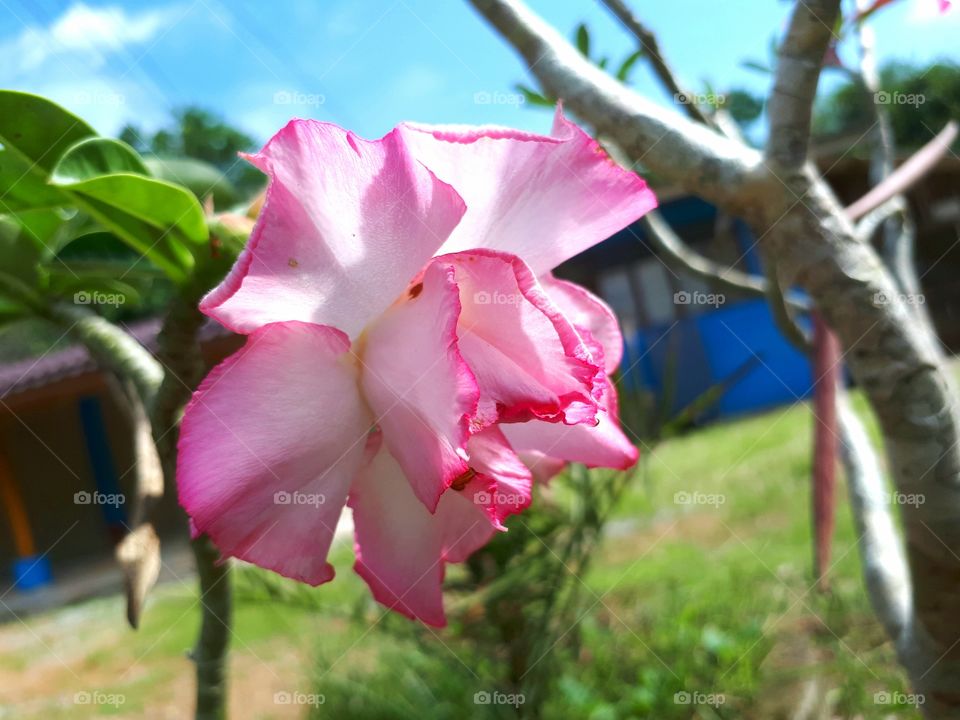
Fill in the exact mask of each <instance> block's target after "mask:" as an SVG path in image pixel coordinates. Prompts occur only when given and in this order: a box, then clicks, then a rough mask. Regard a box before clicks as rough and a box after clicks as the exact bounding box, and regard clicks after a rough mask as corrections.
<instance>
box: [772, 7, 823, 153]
mask: <svg viewBox="0 0 960 720" xmlns="http://www.w3.org/2000/svg"><path fill="white" fill-rule="evenodd" d="M839 12H840V0H798V2H797V3H796V4H795V5H794V7H793V14H792V15H791V16H790V23H789V25H788V26H787V34H786V36H785V37H784V39H783V44H782V45H781V47H780V53H779V60H778V62H777V73H776V77H775V79H774V83H773V92H772V93H771V95H770V101H769V104H768V110H769V113H770V137H769V139H768V141H767V156H768V157H769V158H771V159H772V160H773V161H774V163H775V164H776V165H777V166H779V167H781V168H785V169H796V168H799V167H800V166H801V165H803V163H804V162H805V161H806V159H807V145H808V144H809V142H810V118H811V116H812V114H813V101H814V98H815V96H816V94H817V83H818V82H819V81H820V70H821V69H822V67H823V57H824V55H825V54H826V52H827V48H828V47H829V45H830V41H831V39H832V38H833V37H834V34H833V26H834V24H835V23H836V20H837V17H838V15H839Z"/></svg>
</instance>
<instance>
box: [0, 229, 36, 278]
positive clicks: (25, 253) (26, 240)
mask: <svg viewBox="0 0 960 720" xmlns="http://www.w3.org/2000/svg"><path fill="white" fill-rule="evenodd" d="M42 251H43V246H42V245H40V244H39V243H37V242H34V241H33V240H32V239H31V238H30V237H28V236H27V235H26V234H25V233H24V231H23V226H22V225H21V224H20V223H19V222H18V221H17V220H16V218H13V217H10V216H2V217H0V258H3V266H2V267H3V272H4V273H6V274H7V275H11V276H13V277H15V278H16V279H17V280H19V281H20V282H22V283H25V284H27V285H30V286H31V287H33V286H36V285H37V283H38V280H39V275H38V274H37V265H38V264H39V263H40V260H41V255H42Z"/></svg>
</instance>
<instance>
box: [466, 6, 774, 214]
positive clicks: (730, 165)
mask: <svg viewBox="0 0 960 720" xmlns="http://www.w3.org/2000/svg"><path fill="white" fill-rule="evenodd" d="M470 2H471V3H472V4H473V6H474V7H475V8H476V9H477V10H478V11H479V12H480V13H481V14H482V15H483V16H484V17H485V18H486V19H487V20H488V21H489V22H490V24H491V25H493V27H494V28H496V30H497V31H498V32H499V33H500V34H501V35H503V37H504V38H506V39H507V41H508V42H509V43H510V44H511V45H512V46H513V47H514V49H515V50H517V52H518V53H520V55H521V56H522V57H523V58H524V60H525V61H526V62H527V66H528V67H529V68H530V69H531V71H532V72H533V74H534V75H535V76H536V77H537V79H538V80H539V81H540V83H541V85H542V86H543V87H544V88H545V89H546V90H547V91H548V92H549V93H550V94H551V95H554V96H555V97H559V98H561V99H562V100H563V102H564V103H565V104H567V105H568V106H569V107H570V108H571V109H572V110H573V111H574V112H575V113H576V114H577V115H578V116H579V117H581V118H583V119H584V121H586V122H587V123H589V124H590V125H591V126H593V127H594V128H596V129H597V131H598V132H599V133H601V134H603V135H604V136H606V137H609V138H611V139H612V140H614V141H615V142H616V143H617V145H618V146H619V147H620V148H622V149H623V151H624V152H625V153H627V155H628V156H629V157H630V159H631V160H632V161H633V162H634V163H640V162H642V163H643V164H644V166H646V167H648V168H650V169H651V170H653V171H655V172H656V173H657V174H658V175H660V176H661V177H663V178H664V179H667V180H673V181H677V182H681V183H682V184H683V185H684V187H686V188H688V189H689V190H690V191H691V192H695V193H697V194H698V195H701V196H702V197H704V198H707V199H708V200H711V201H712V202H714V203H716V204H720V205H724V206H726V207H730V206H731V204H735V205H737V206H742V205H743V204H746V203H748V202H750V200H751V199H752V198H751V194H750V192H749V189H750V188H749V186H750V181H751V179H752V177H751V176H752V173H754V172H755V171H757V169H758V168H759V167H760V159H761V158H760V155H759V153H757V152H756V151H754V150H752V149H750V148H747V147H745V146H744V145H742V144H741V143H737V142H734V141H732V140H730V139H729V138H726V137H724V136H722V135H720V134H718V133H716V132H714V131H712V130H710V129H709V128H707V127H705V126H703V125H701V124H700V123H696V122H693V121H692V120H687V119H686V118H684V117H683V116H681V115H679V114H677V113H675V112H670V111H667V110H664V109H662V108H660V107H658V106H657V105H655V104H654V103H652V102H650V101H649V100H647V99H646V98H643V97H641V96H640V95H638V94H636V93H635V92H633V91H631V90H629V89H627V88H625V87H624V86H623V85H621V84H620V83H618V82H617V81H616V80H615V79H614V78H612V77H610V76H609V75H607V74H606V73H605V72H603V71H602V70H600V69H599V68H597V67H595V66H594V65H593V64H592V63H590V62H589V61H588V60H586V59H585V58H584V57H583V56H582V55H581V54H580V53H579V52H577V50H576V49H575V48H573V47H572V46H571V45H570V44H569V43H568V42H567V41H566V40H564V38H563V37H561V36H560V34H559V33H557V31H556V30H554V29H553V28H552V27H550V26H549V25H548V24H547V23H545V22H544V21H543V20H541V19H540V18H539V17H537V16H536V15H535V14H533V13H532V12H531V11H530V10H529V9H527V8H526V7H525V6H524V5H523V4H522V3H521V2H520V0H470Z"/></svg>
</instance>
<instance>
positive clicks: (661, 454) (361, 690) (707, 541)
mask: <svg viewBox="0 0 960 720" xmlns="http://www.w3.org/2000/svg"><path fill="white" fill-rule="evenodd" d="M858 406H859V408H860V410H861V411H864V406H863V403H862V402H859V401H858ZM864 412H865V411H864ZM811 430H812V427H811V420H810V413H809V408H808V407H806V406H803V405H798V406H794V407H791V408H788V409H780V410H776V411H773V412H771V413H768V414H765V415H761V416H756V417H752V418H749V419H745V420H740V421H736V422H729V423H723V424H718V425H715V426H713V427H710V428H708V429H706V430H703V431H700V432H696V433H692V434H689V435H686V436H683V437H679V438H676V439H673V440H670V441H667V442H665V443H663V444H661V445H660V446H658V447H657V448H656V449H653V450H649V451H647V452H645V453H644V459H643V466H642V468H641V471H640V472H639V473H638V474H637V476H636V479H635V481H634V482H633V484H632V486H631V487H630V489H629V491H628V493H627V495H626V496H625V497H624V498H623V500H622V502H620V503H619V505H618V507H617V511H616V517H615V519H614V521H613V522H612V523H611V526H610V528H609V532H608V534H607V537H606V540H605V541H604V543H603V546H602V548H601V551H600V552H599V553H597V554H596V556H595V559H594V562H593V564H592V566H591V569H590V571H589V572H588V573H587V574H586V575H585V577H584V578H583V580H584V582H585V584H586V586H587V589H586V590H585V591H584V593H583V596H584V597H583V600H584V606H583V610H584V612H583V613H581V615H582V618H581V620H580V622H579V624H578V629H579V630H580V637H581V642H580V646H579V649H578V655H577V658H576V661H575V662H573V663H571V664H569V666H568V667H566V668H565V669H564V670H562V671H561V672H560V674H559V676H558V677H557V684H556V686H555V687H554V689H553V690H552V692H551V695H550V699H549V700H548V702H547V704H546V707H545V716H547V717H556V718H565V717H576V718H580V717H584V718H591V719H592V720H607V719H608V718H609V719H613V718H634V717H636V718H643V717H651V718H657V719H658V720H660V719H661V718H741V717H743V718H764V719H766V718H780V717H782V718H787V717H794V715H793V713H794V712H796V711H797V710H798V708H801V707H809V708H811V713H812V714H810V715H807V716H806V717H836V718H867V719H869V718H888V717H896V718H913V717H918V714H917V712H916V710H915V709H914V708H912V707H910V706H909V704H908V701H909V698H908V696H906V692H907V689H906V686H905V684H904V678H903V675H902V673H901V672H900V671H899V669H898V668H897V666H896V663H895V661H894V656H893V651H892V648H891V646H890V644H889V643H888V642H887V641H886V640H885V638H884V635H883V633H882V631H881V629H880V627H879V626H878V625H877V623H876V622H875V621H874V620H873V618H872V615H871V613H870V608H869V603H868V602H867V599H866V597H865V596H864V592H863V586H862V581H861V578H860V571H859V562H858V557H857V549H856V544H855V536H854V532H853V529H852V524H851V521H850V517H849V512H848V508H847V505H846V503H845V502H843V501H842V502H841V503H840V507H839V509H838V528H837V537H836V541H835V544H834V555H833V558H834V559H833V566H832V567H831V569H830V578H831V581H832V588H831V591H830V592H829V593H827V594H822V593H820V592H818V591H817V590H816V589H815V588H814V584H813V582H812V580H811V571H810V565H811V559H810V558H811V554H812V551H811V541H810V526H809V506H810V493H809V485H810V482H809V473H810V439H811ZM843 491H844V489H843V488H842V487H841V488H840V492H841V493H842V492H843ZM841 499H842V498H841ZM350 562H351V558H350V553H349V548H347V547H341V548H340V549H339V550H337V552H336V553H335V565H336V567H337V571H338V577H337V579H336V580H335V581H334V582H333V583H332V584H330V585H327V586H324V587H321V588H318V589H310V588H305V587H302V586H295V585H293V584H292V583H285V582H283V583H277V582H274V581H273V580H272V579H271V578H266V577H265V576H264V575H262V574H261V573H260V572H259V571H254V570H244V571H243V572H241V573H240V576H239V577H238V584H237V588H236V593H235V596H236V597H235V599H236V619H235V620H236V621H235V630H234V634H233V637H232V652H231V661H230V663H231V665H230V709H231V717H233V718H293V717H307V716H308V715H310V714H311V713H313V715H312V716H315V717H345V716H351V717H362V718H407V717H410V718H413V717H419V718H423V717H427V718H432V717H436V718H447V717H450V718H459V717H464V716H471V715H472V714H473V711H474V710H480V709H483V710H485V711H486V710H495V711H496V712H500V711H501V710H502V711H503V712H508V710H504V709H503V708H499V709H498V708H492V709H491V708H489V707H486V706H485V707H483V708H480V707H479V706H476V705H474V704H473V700H472V698H473V693H474V692H475V691H478V690H479V691H483V690H489V689H493V688H490V687H489V685H487V686H483V685H480V686H479V687H478V686H477V680H478V678H477V676H476V674H475V673H474V672H473V669H472V668H475V667H477V666H476V665H474V661H473V659H472V658H471V657H470V656H469V654H467V653H468V652H469V651H468V650H466V649H464V647H463V645H462V643H461V642H460V640H459V639H458V638H457V637H456V636H455V635H454V634H453V630H450V629H447V630H444V631H441V632H438V633H436V634H435V635H434V634H433V633H429V634H423V633H421V634H419V635H417V636H414V635H412V634H411V631H409V630H408V626H409V623H407V621H405V620H403V619H399V618H395V617H393V616H389V617H383V615H382V614H381V613H380V612H379V611H378V609H377V608H376V607H375V606H373V604H372V602H371V601H370V599H369V597H368V593H367V592H366V590H365V588H364V586H363V585H362V583H361V582H360V581H359V579H358V578H357V577H356V576H354V574H353V573H352V572H351V570H350ZM197 622H198V617H197V612H196V595H195V589H194V585H193V580H192V578H184V579H183V581H182V582H179V581H174V582H172V583H168V584H166V585H163V586H161V587H160V588H158V589H157V591H155V592H154V594H153V597H152V599H151V601H150V604H149V606H148V608H147V610H146V612H145V615H144V624H143V627H142V628H141V629H140V630H139V631H137V632H134V631H131V630H129V629H128V628H127V627H126V626H125V625H124V623H123V609H122V606H121V603H120V600H119V598H108V599H101V600H95V601H90V602H87V603H84V604H80V605H77V606H74V607H70V608H67V609H64V610H60V611H56V612H51V613H46V614H42V615H38V616H34V617H30V618H28V619H27V620H26V622H25V624H24V623H18V622H11V623H8V624H6V625H4V626H2V627H0V718H6V717H10V718H17V719H18V720H19V719H24V720H29V719H32V718H36V719H39V718H43V719H44V720H46V719H48V718H50V719H53V718H68V717H69V718H86V717H102V716H107V717H116V718H184V717H188V716H189V713H190V708H191V702H192V666H191V664H190V662H189V661H188V659H187V655H186V654H187V652H188V651H189V648H190V646H191V644H192V640H193V637H194V635H195V632H196V626H197ZM425 668H426V669H425ZM471 675H473V678H471V677H470V676H471ZM321 694H322V695H323V697H324V700H325V703H324V704H323V705H320V704H319V697H320V695H321ZM287 699H289V700H290V703H285V702H284V701H285V700H287ZM84 700H90V702H89V703H87V704H78V703H82V701H84ZM121 700H122V702H120V701H121ZM496 712H495V713H494V714H493V715H491V717H509V714H502V713H501V714H500V715H497V714H496ZM817 713H819V714H817Z"/></svg>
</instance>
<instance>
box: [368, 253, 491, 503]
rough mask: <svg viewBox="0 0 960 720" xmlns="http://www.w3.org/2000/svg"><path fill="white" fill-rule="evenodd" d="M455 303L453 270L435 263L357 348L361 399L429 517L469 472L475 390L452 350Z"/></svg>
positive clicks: (454, 347)
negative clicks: (450, 488)
mask: <svg viewBox="0 0 960 720" xmlns="http://www.w3.org/2000/svg"><path fill="white" fill-rule="evenodd" d="M459 317H460V298H459V294H458V290H457V284H456V282H455V280H454V271H453V268H452V267H451V266H449V265H445V264H441V263H433V264H431V265H430V267H429V268H428V269H427V270H426V272H425V273H424V275H423V278H422V280H421V281H420V282H419V283H417V284H416V285H414V286H413V287H412V288H411V290H410V291H409V292H407V293H406V295H405V296H404V297H403V298H402V299H401V300H400V301H398V302H397V303H396V304H394V305H393V307H391V308H390V309H389V310H387V312H386V313H384V314H383V316H382V317H381V318H380V319H378V320H377V321H376V322H375V323H374V324H373V325H372V326H371V327H370V328H369V330H368V331H367V332H366V334H365V335H364V340H363V342H362V343H361V350H360V352H361V353H362V356H361V357H362V364H363V369H362V378H363V380H362V382H363V392H364V396H365V397H366V400H367V403H368V404H369V405H370V408H371V410H373V412H374V414H375V415H376V418H377V422H378V424H379V425H380V428H381V429H382V430H383V439H384V442H385V443H386V446H387V448H388V449H389V450H390V452H391V453H392V454H393V456H394V457H395V458H396V459H397V462H398V463H399V464H400V467H401V468H403V471H404V473H405V474H406V476H407V477H408V478H410V482H411V484H412V486H413V490H414V492H415V493H416V495H417V497H418V498H420V501H421V502H422V503H423V504H424V505H425V506H426V507H427V508H428V509H429V510H430V511H431V512H433V511H434V510H435V509H436V507H437V502H438V501H439V499H440V494H441V493H442V492H443V491H444V490H446V489H447V487H448V486H449V485H450V483H452V482H453V481H454V479H455V478H457V477H459V476H460V475H462V474H463V473H465V472H467V470H468V466H467V462H466V457H467V453H466V445H467V439H468V438H469V437H470V418H471V417H472V416H473V415H474V413H475V412H476V409H477V400H478V397H479V389H478V388H477V383H476V380H475V379H474V377H473V373H471V372H470V368H469V367H467V364H466V363H465V362H464V360H463V357H461V355H460V350H459V349H458V347H457V319H458V318H459Z"/></svg>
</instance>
